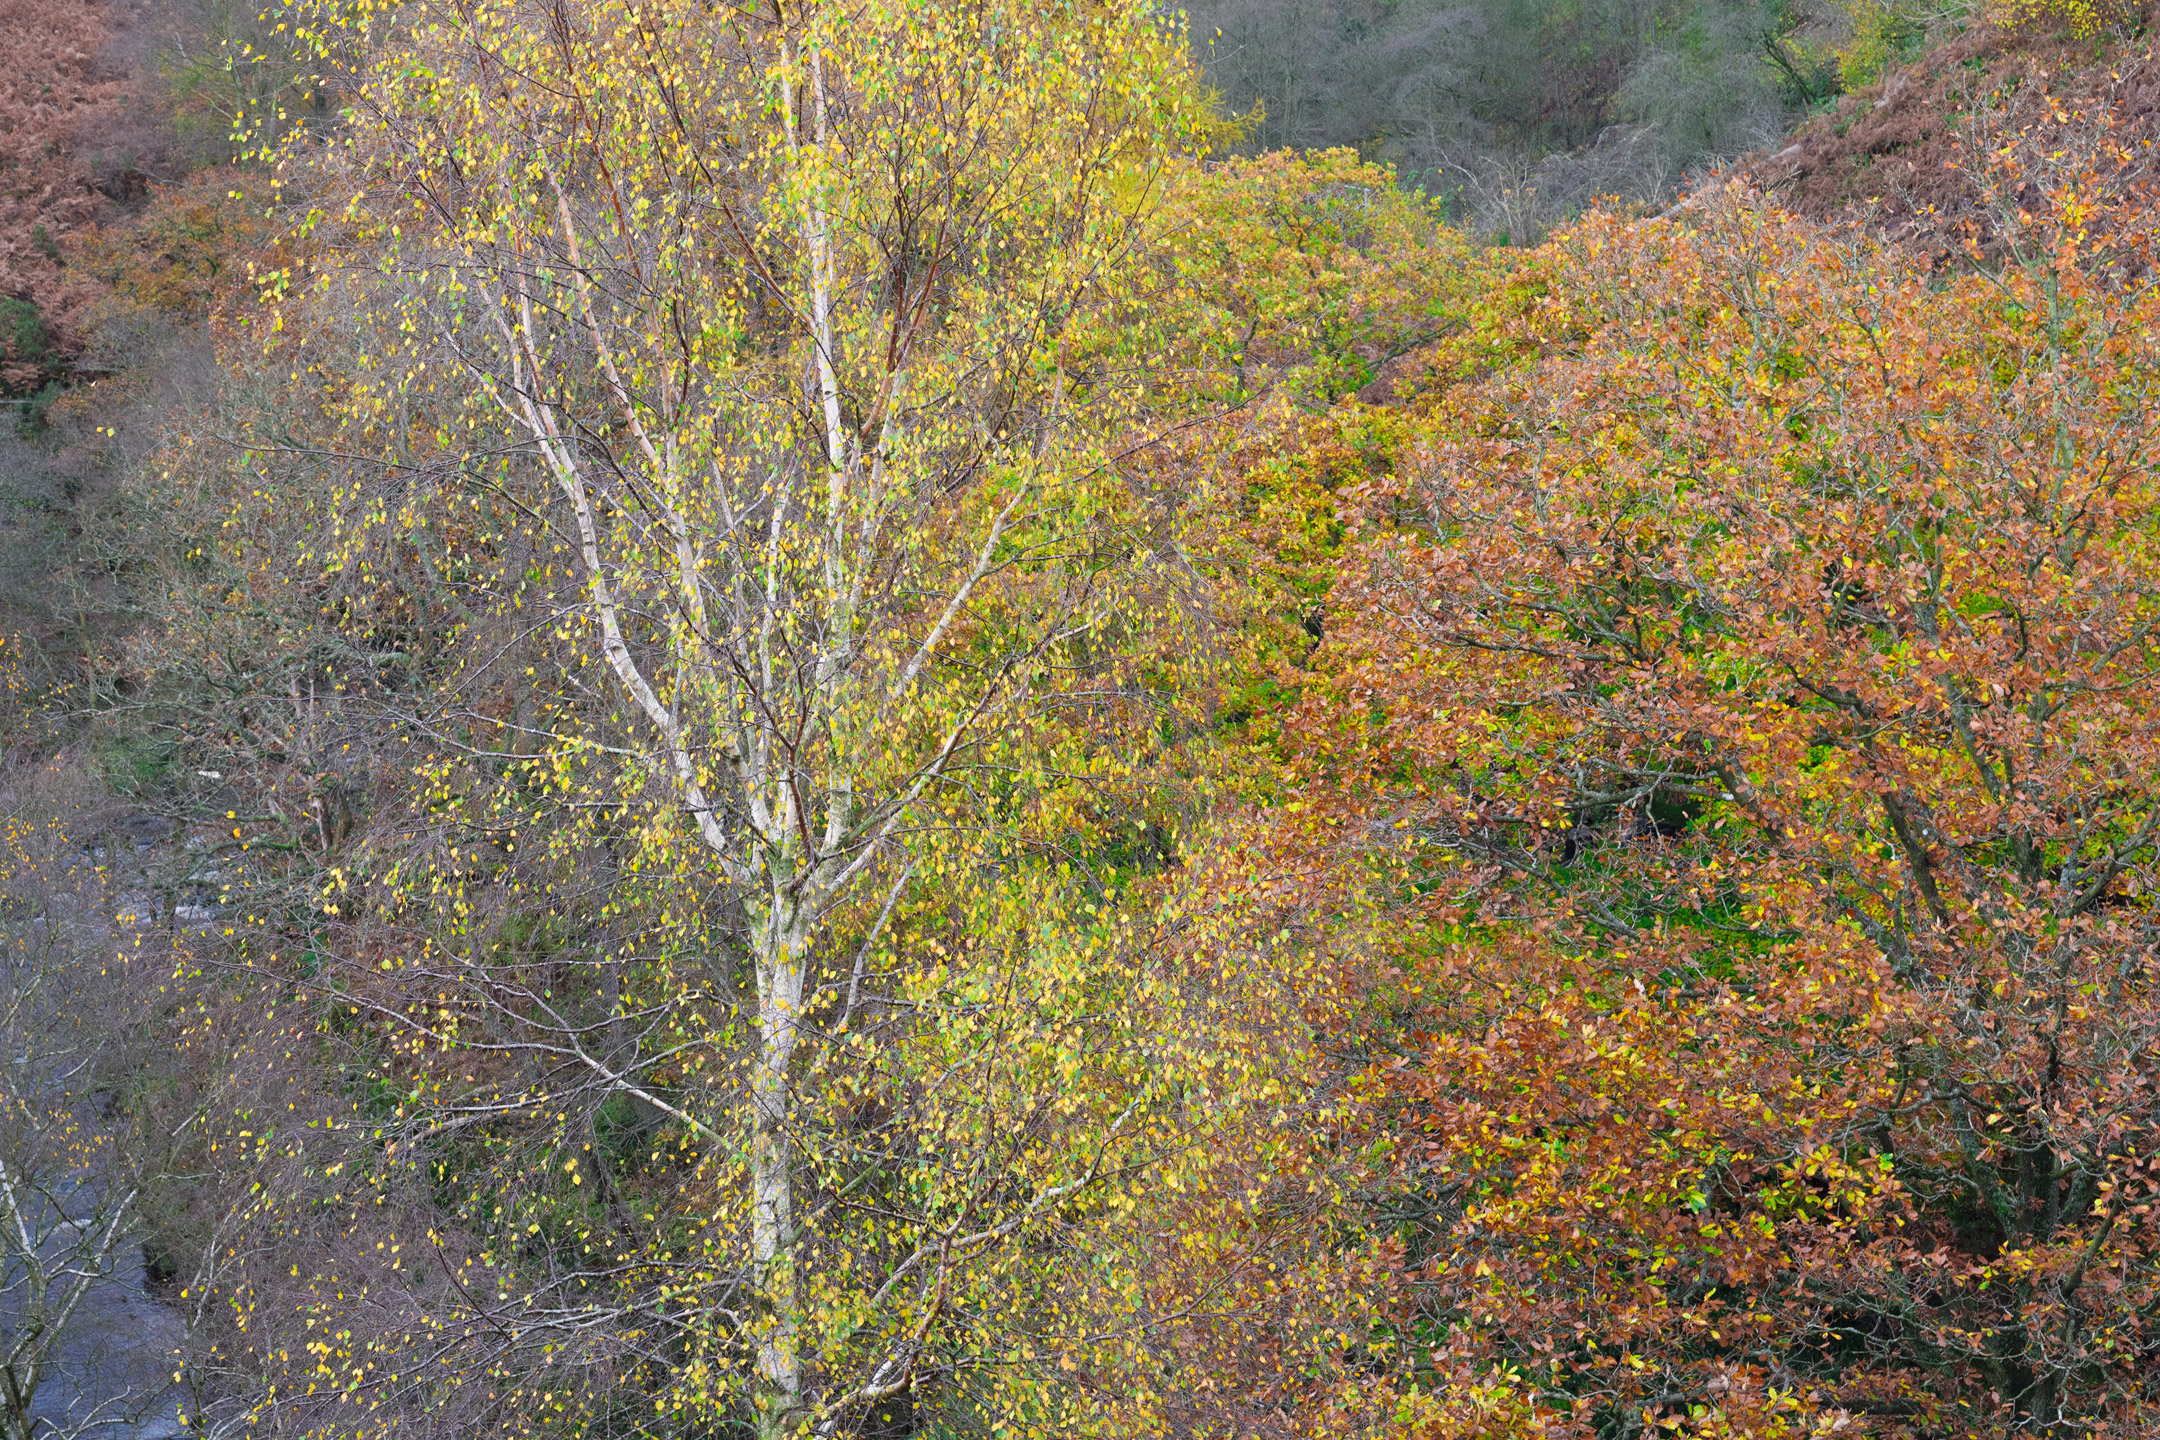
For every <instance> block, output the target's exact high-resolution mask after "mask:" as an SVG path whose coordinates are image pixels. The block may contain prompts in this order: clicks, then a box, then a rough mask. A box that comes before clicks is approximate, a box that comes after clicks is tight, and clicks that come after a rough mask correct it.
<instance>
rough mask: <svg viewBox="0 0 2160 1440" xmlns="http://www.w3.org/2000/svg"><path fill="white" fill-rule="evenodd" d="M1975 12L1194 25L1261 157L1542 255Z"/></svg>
mask: <svg viewBox="0 0 2160 1440" xmlns="http://www.w3.org/2000/svg"><path fill="white" fill-rule="evenodd" d="M1964 8H1965V7H1963V6H1958V5H1954V4H1953V5H1949V6H1943V5H1935V6H1931V7H1927V9H1926V12H1925V13H1922V11H1921V10H1920V9H1918V8H1915V7H1913V6H1910V5H1898V4H1880V3H1874V0H1860V3H1853V4H1848V3H1840V0H1828V3H1818V4H1815V5H1813V6H1805V5H1802V4H1799V3H1795V0H1649V3H1643V0H1197V3H1195V4H1193V5H1191V6H1190V7H1188V10H1187V15H1188V18H1189V20H1190V24H1191V36H1192V44H1193V48H1194V51H1195V53H1196V54H1197V55H1198V56H1199V57H1200V59H1201V62H1202V64H1203V65H1204V66H1205V67H1206V71H1207V75H1208V79H1209V81H1210V82H1211V83H1212V84H1213V85H1214V86H1215V87H1216V88H1217V90H1218V92H1219V93H1220V95H1221V97H1222V99H1223V101H1224V103H1225V104H1226V105H1227V106H1228V107H1229V108H1230V109H1231V110H1233V111H1234V112H1236V113H1239V114H1241V115H1244V116H1246V117H1247V120H1248V128H1247V131H1246V143H1247V145H1248V146H1249V147H1250V148H1252V149H1253V150H1255V151H1260V150H1270V149H1278V148H1286V147H1287V148H1293V149H1314V148H1324V147H1331V146H1355V147H1357V148H1358V149H1359V150H1360V151H1362V152H1363V153H1365V154H1366V155H1367V156H1369V157H1371V158H1377V159H1383V160H1387V161H1391V162H1393V163H1394V164H1395V165H1396V166H1397V167H1398V169H1399V170H1400V171H1401V172H1402V174H1403V176H1404V178H1405V179H1408V180H1414V181H1416V182H1417V183H1419V184H1420V185H1422V186H1423V187H1424V188H1425V189H1427V190H1429V191H1433V192H1436V193H1441V194H1449V195H1453V196H1454V197H1456V199H1457V202H1458V204H1459V205H1460V207H1461V208H1460V209H1459V211H1458V214H1459V215H1461V216H1462V217H1463V218H1468V219H1472V220H1474V221H1475V222H1476V223H1478V224H1480V225H1481V226H1482V227H1483V228H1485V229H1486V230H1488V231H1506V230H1508V229H1509V228H1510V227H1511V226H1512V227H1513V229H1514V230H1515V232H1516V233H1515V238H1517V239H1523V238H1526V235H1534V234H1537V233H1541V232H1542V231H1543V230H1544V229H1546V228H1548V227H1549V226H1550V225H1551V224H1552V223H1554V222H1555V221H1557V220H1559V219H1561V218H1564V217H1565V216H1567V215H1570V214H1573V213H1577V212H1579V211H1580V210H1581V209H1582V208H1584V206H1585V205H1586V204H1588V203H1589V202H1590V201H1593V200H1595V199H1598V198H1601V197H1604V196H1618V197H1620V198H1622V199H1623V200H1633V201H1638V202H1649V201H1654V200H1656V199H1658V198H1659V197H1661V196H1663V195H1666V194H1668V193H1669V192H1670V191H1671V189H1672V188H1673V186H1674V185H1675V184H1676V183H1677V182H1678V181H1679V179H1680V178H1681V177H1682V176H1684V175H1685V174H1686V173H1688V172H1689V171H1690V170H1691V169H1693V168H1697V167H1700V166H1702V165H1703V164H1705V163H1707V162H1711V161H1714V160H1716V159H1719V158H1723V157H1728V156H1732V155H1735V154H1739V153H1742V152H1745V151H1747V150H1750V149H1753V148H1755V147H1757V146H1760V145H1762V144H1764V143H1766V142H1768V141H1769V140H1771V139H1773V138H1775V137H1776V136H1777V135H1778V134H1779V133H1781V132H1782V131H1783V130H1784V128H1785V127H1786V126H1787V125H1788V124H1790V123H1791V122H1792V120H1793V119H1794V118H1796V116H1797V115H1798V114H1800V113H1802V112H1803V111H1804V110H1805V109H1806V108H1807V107H1809V106H1810V105H1812V104H1815V103H1818V102H1820V101H1822V100H1825V99H1827V98H1829V97H1830V96H1833V95H1835V94H1836V93H1838V91H1839V90H1840V89H1841V88H1843V86H1844V85H1845V84H1846V83H1848V82H1850V81H1853V80H1855V79H1858V80H1861V81H1864V80H1866V79H1869V78H1872V76H1871V75H1870V74H1868V73H1866V72H1867V71H1869V70H1879V69H1880V66H1881V64H1882V63H1883V62H1884V61H1886V60H1895V59H1897V58H1900V57H1901V55H1902V54H1903V53H1904V52H1908V51H1913V50H1917V48H1918V45H1919V43H1920V42H1921V41H1922V40H1923V39H1924V37H1925V36H1926V34H1927V33H1928V31H1929V30H1930V29H1931V28H1941V27H1943V26H1944V25H1946V24H1953V23H1956V22H1958V21H1959V20H1960V19H1961V18H1962V15H1963V11H1964ZM1908 12H1909V13H1908Z"/></svg>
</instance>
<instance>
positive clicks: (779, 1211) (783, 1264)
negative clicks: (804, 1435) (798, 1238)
mask: <svg viewBox="0 0 2160 1440" xmlns="http://www.w3.org/2000/svg"><path fill="white" fill-rule="evenodd" d="M806 929H807V927H806V926H805V924H804V923H803V916H802V914H801V913H800V911H798V910H796V909H795V908H794V907H791V906H789V905H788V904H787V903H786V902H785V901H782V902H781V903H780V904H778V905H776V906H775V908H774V912H773V914H772V917H771V919H770V920H769V921H768V923H767V924H765V925H763V926H760V927H758V931H757V935H758V939H759V940H760V941H761V942H762V944H761V947H760V948H762V949H763V950H764V951H765V953H764V954H762V955H759V956H758V957H757V978H758V1056H757V1063H756V1065H755V1066H754V1067H753V1069H752V1070H751V1073H750V1107H751V1138H750V1185H751V1192H752V1199H751V1203H752V1210H751V1244H752V1258H753V1260H754V1262H755V1264H756V1268H757V1276H758V1285H759V1289H760V1291H761V1293H762V1295H763V1299H764V1302H765V1304H766V1306H767V1307H768V1315H767V1318H766V1328H765V1330H764V1333H763V1334H762V1335H761V1336H760V1337H759V1341H758V1360H757V1374H758V1396H757V1433H758V1436H759V1440H777V1437H779V1436H781V1435H784V1434H786V1433H787V1431H788V1430H789V1429H790V1428H791V1427H792V1425H793V1423H794V1421H795V1418H796V1415H797V1413H798V1412H799V1411H800V1410H801V1408H802V1363H801V1359H800V1357H799V1355H798V1354H797V1352H796V1345H797V1342H798V1337H797V1323H796V1321H797V1317H796V1300H797V1286H796V1277H795V1177H794V1170H793V1167H792V1165H791V1163H790V1159H789V1154H788V1119H789V1090H788V1068H789V1066H790V1065H791V1064H792V1063H793V1061H794V1058H795V1041H796V1037H797V1034H798V1029H797V1027H798V1024H799V1021H800V1017H801V1013H802V995H803V951H804V949H805V942H806V941H807V939H808V936H807V934H806V933H805V931H806Z"/></svg>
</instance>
